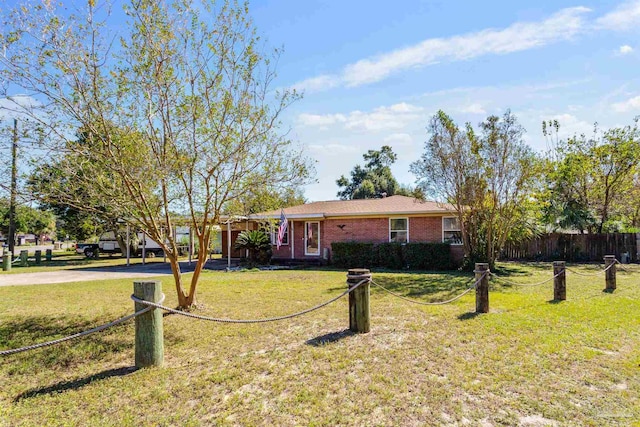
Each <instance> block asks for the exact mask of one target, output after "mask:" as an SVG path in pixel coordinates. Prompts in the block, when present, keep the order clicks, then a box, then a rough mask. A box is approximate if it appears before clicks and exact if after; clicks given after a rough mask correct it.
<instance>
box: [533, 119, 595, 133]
mask: <svg viewBox="0 0 640 427" xmlns="http://www.w3.org/2000/svg"><path fill="white" fill-rule="evenodd" d="M540 119H541V121H542V120H547V121H548V120H557V121H558V123H559V124H560V131H559V134H560V135H559V136H560V137H561V138H567V137H571V136H573V135H581V134H585V135H589V134H590V133H591V132H592V131H593V123H589V122H587V121H584V120H581V119H579V118H578V117H576V116H574V115H573V114H568V113H564V114H555V115H552V116H544V115H543V116H541V117H540Z"/></svg>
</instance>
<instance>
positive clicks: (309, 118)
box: [298, 102, 423, 132]
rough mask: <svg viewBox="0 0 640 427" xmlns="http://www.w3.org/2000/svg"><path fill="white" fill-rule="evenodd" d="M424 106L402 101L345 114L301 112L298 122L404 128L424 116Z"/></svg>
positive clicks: (368, 128)
mask: <svg viewBox="0 0 640 427" xmlns="http://www.w3.org/2000/svg"><path fill="white" fill-rule="evenodd" d="M422 111H423V109H422V107H418V106H415V105H411V104H407V103H406V102H401V103H398V104H393V105H390V106H383V107H378V108H375V109H373V110H372V111H370V112H364V111H359V110H355V111H352V112H350V113H349V114H347V115H343V114H324V115H317V114H300V115H299V116H298V122H299V123H300V124H302V125H304V126H309V127H319V128H326V127H328V126H331V125H336V124H341V125H343V126H344V128H345V129H349V130H357V131H367V132H376V131H381V130H396V129H403V128H405V127H406V126H407V125H408V124H409V123H411V122H413V121H415V120H418V119H421V118H422Z"/></svg>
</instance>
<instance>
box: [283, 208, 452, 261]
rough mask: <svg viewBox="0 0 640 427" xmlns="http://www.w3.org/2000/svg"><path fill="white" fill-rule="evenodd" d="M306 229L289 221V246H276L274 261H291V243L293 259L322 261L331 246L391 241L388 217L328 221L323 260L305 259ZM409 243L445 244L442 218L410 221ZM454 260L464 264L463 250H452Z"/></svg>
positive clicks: (322, 227)
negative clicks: (338, 243)
mask: <svg viewBox="0 0 640 427" xmlns="http://www.w3.org/2000/svg"><path fill="white" fill-rule="evenodd" d="M304 227H305V221H292V220H289V245H283V246H281V247H280V249H279V250H278V249H276V247H275V246H273V257H274V258H277V259H290V258H291V250H292V245H291V243H292V241H293V249H294V251H295V253H294V258H296V259H304V258H315V259H317V258H322V255H323V254H324V248H329V251H330V250H331V242H354V241H356V242H373V243H384V242H388V241H389V218H388V217H387V218H347V219H327V220H324V221H320V257H316V256H305V254H304V245H305V240H304ZM292 228H293V234H292ZM292 236H293V238H292ZM409 241H410V242H416V243H418V242H435V243H438V242H442V217H410V218H409ZM451 256H452V257H453V259H454V260H456V261H457V262H460V261H462V257H463V248H462V246H457V245H456V246H451Z"/></svg>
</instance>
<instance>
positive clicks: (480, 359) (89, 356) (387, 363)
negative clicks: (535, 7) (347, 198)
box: [0, 264, 640, 426]
mask: <svg viewBox="0 0 640 427" xmlns="http://www.w3.org/2000/svg"><path fill="white" fill-rule="evenodd" d="M574 268H576V269H578V270H579V271H582V272H583V273H590V272H593V271H597V266H576V267H574ZM635 270H638V271H637V272H633V273H631V272H621V271H618V289H617V290H616V291H615V292H614V293H604V292H602V290H603V288H604V278H603V275H604V274H602V275H600V276H598V277H595V278H584V277H577V276H576V275H572V274H570V273H569V274H568V278H567V297H568V300H567V301H564V302H554V301H550V300H551V299H552V297H553V285H552V284H551V283H549V284H546V285H542V286H539V287H529V288H525V287H513V286H500V285H499V284H498V283H497V282H495V281H493V282H492V284H491V292H490V306H491V311H490V313H488V314H483V315H477V316H476V315H474V314H473V310H474V307H475V306H474V301H475V300H474V295H473V293H471V294H469V295H466V296H464V297H463V298H461V299H460V300H458V301H456V302H455V303H452V304H449V305H444V306H418V305H414V304H410V303H407V302H405V301H402V300H399V299H397V298H395V297H393V296H391V295H388V294H387V293H385V292H383V291H381V290H379V289H376V288H375V287H372V289H371V313H372V318H371V325H372V330H371V332H370V333H368V334H362V335H357V334H351V333H349V332H348V331H346V328H347V326H348V305H347V301H346V299H341V300H339V301H338V302H336V303H334V304H332V305H330V306H328V307H325V308H324V309H322V310H319V311H316V312H313V313H311V314H307V315H305V316H303V317H299V318H296V319H293V320H287V321H282V322H276V323H267V324H254V325H229V324H218V323H209V322H202V321H195V320H192V319H188V318H185V317H182V316H177V315H168V316H165V317H164V330H165V367H164V368H162V369H143V370H139V371H134V370H132V369H131V365H132V364H133V323H129V324H126V325H123V326H119V327H115V328H112V329H110V330H107V331H105V332H103V333H101V334H97V335H93V336H92V337H88V338H84V339H81V340H77V341H74V342H71V343H68V344H62V345H59V346H55V347H50V348H46V349H41V350H36V351H32V352H27V353H22V354H18V355H13V356H8V357H3V358H1V359H0V383H1V384H2V387H0V425H25V426H29V425H34V426H36V425H113V426H120V425H180V426H183V425H230V426H232V425H314V426H324V425H326V426H335V425H354V426H356V425H357V426H362V425H367V426H368V425H388V426H396V425H425V424H426V425H464V424H468V425H481V424H482V423H487V424H486V425H489V424H491V425H505V426H512V425H519V424H521V425H543V422H544V421H545V420H546V421H547V422H551V421H555V422H556V423H557V424H556V425H563V426H564V425H567V426H573V425H587V426H608V425H612V426H615V425H625V426H626V425H640V424H638V420H640V374H639V373H640V350H639V349H640V316H639V315H638V313H639V312H640V269H638V267H637V266H636V267H635ZM498 271H499V272H500V274H501V275H506V276H508V278H509V279H510V280H512V281H516V282H519V283H535V282H538V281H540V280H543V279H545V278H548V277H551V266H550V265H549V264H536V265H524V264H503V265H501V268H500V269H499V270H498ZM373 278H374V280H375V281H376V282H378V283H380V284H381V285H384V286H385V287H389V288H390V289H391V290H393V291H394V292H399V293H401V294H402V295H405V296H409V297H411V298H416V299H418V300H420V301H437V300H441V299H447V298H449V297H451V296H455V295H457V294H458V293H459V292H461V291H462V290H464V289H465V287H466V284H467V281H468V279H469V278H470V276H469V275H467V274H462V273H431V274H427V273H392V272H374V274H373ZM344 280H345V272H344V271H328V270H321V271H314V270H300V271H296V270H291V271H269V272H242V273H240V272H234V273H222V272H206V273H205V274H204V275H203V278H202V283H201V285H200V288H199V301H200V303H201V304H202V305H203V306H204V307H203V308H202V309H200V310H199V311H198V313H199V314H204V315H210V316H218V317H232V318H260V317H268V316H275V315H280V314H286V313H291V312H294V311H298V310H302V309H304V308H307V307H309V306H312V305H315V304H316V303H319V302H323V301H326V300H328V299H329V298H331V297H333V296H335V295H338V294H339V293H340V292H342V291H343V290H344V288H345V286H346V285H345V282H344ZM164 288H165V289H164V290H165V293H166V294H167V302H166V304H167V305H169V306H174V305H175V304H176V297H175V295H174V293H175V291H174V290H173V289H172V286H171V284H170V282H168V281H166V279H165V283H164ZM131 292H132V280H131V279H130V280H117V281H102V282H89V283H82V284H60V285H46V286H28V287H27V286H24V287H22V286H20V287H18V286H16V287H3V288H0V349H7V348H14V347H18V346H22V345H28V344H32V343H34V342H40V341H45V340H50V339H55V338H58V337H60V336H64V335H66V334H71V333H74V332H77V331H79V330H84V329H88V328H90V327H93V326H95V325H98V324H101V323H103V322H107V321H110V320H113V319H115V318H117V317H120V316H123V315H125V314H128V313H130V312H131V311H132V310H133V303H132V302H131V301H130V299H129V295H130V294H131ZM536 422H537V424H536ZM527 423H530V424H527ZM531 423H533V424H531ZM634 423H635V424H634Z"/></svg>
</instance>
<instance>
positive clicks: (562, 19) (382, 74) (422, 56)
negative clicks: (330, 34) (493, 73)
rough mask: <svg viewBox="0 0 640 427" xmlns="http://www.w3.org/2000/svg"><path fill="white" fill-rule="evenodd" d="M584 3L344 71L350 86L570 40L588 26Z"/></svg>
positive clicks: (423, 44)
mask: <svg viewBox="0 0 640 427" xmlns="http://www.w3.org/2000/svg"><path fill="white" fill-rule="evenodd" d="M586 12H589V9H587V8H584V7H574V8H568V9H562V10H560V11H559V12H557V13H555V14H553V15H552V16H551V17H549V18H548V19H546V20H544V21H541V22H516V23H514V24H512V25H510V26H509V27H507V28H505V29H502V30H495V29H487V30H483V31H480V32H477V33H470V34H465V35H461V36H454V37H449V38H434V39H427V40H425V41H423V42H421V43H419V44H417V45H414V46H410V47H407V48H403V49H399V50H396V51H393V52H389V53H385V54H382V55H379V56H377V57H375V58H370V59H363V60H360V61H358V62H356V63H354V64H350V65H348V66H347V67H346V68H345V69H344V72H343V80H344V82H345V83H346V85H347V86H360V85H363V84H367V83H374V82H377V81H380V80H383V79H384V78H386V77H388V76H389V75H391V74H394V73H397V72H398V71H402V70H406V69H409V68H414V67H420V66H425V65H430V64H434V63H437V62H442V61H463V60H468V59H472V58H477V57H480V56H484V55H490V54H497V55H500V54H507V53H512V52H518V51H522V50H528V49H532V48H535V47H540V46H544V45H547V44H551V43H555V42H558V41H561V40H567V39H570V38H571V37H573V36H575V35H576V34H578V33H579V32H580V31H582V30H583V29H584V27H585V22H584V19H583V15H584V14H585V13H586Z"/></svg>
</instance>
